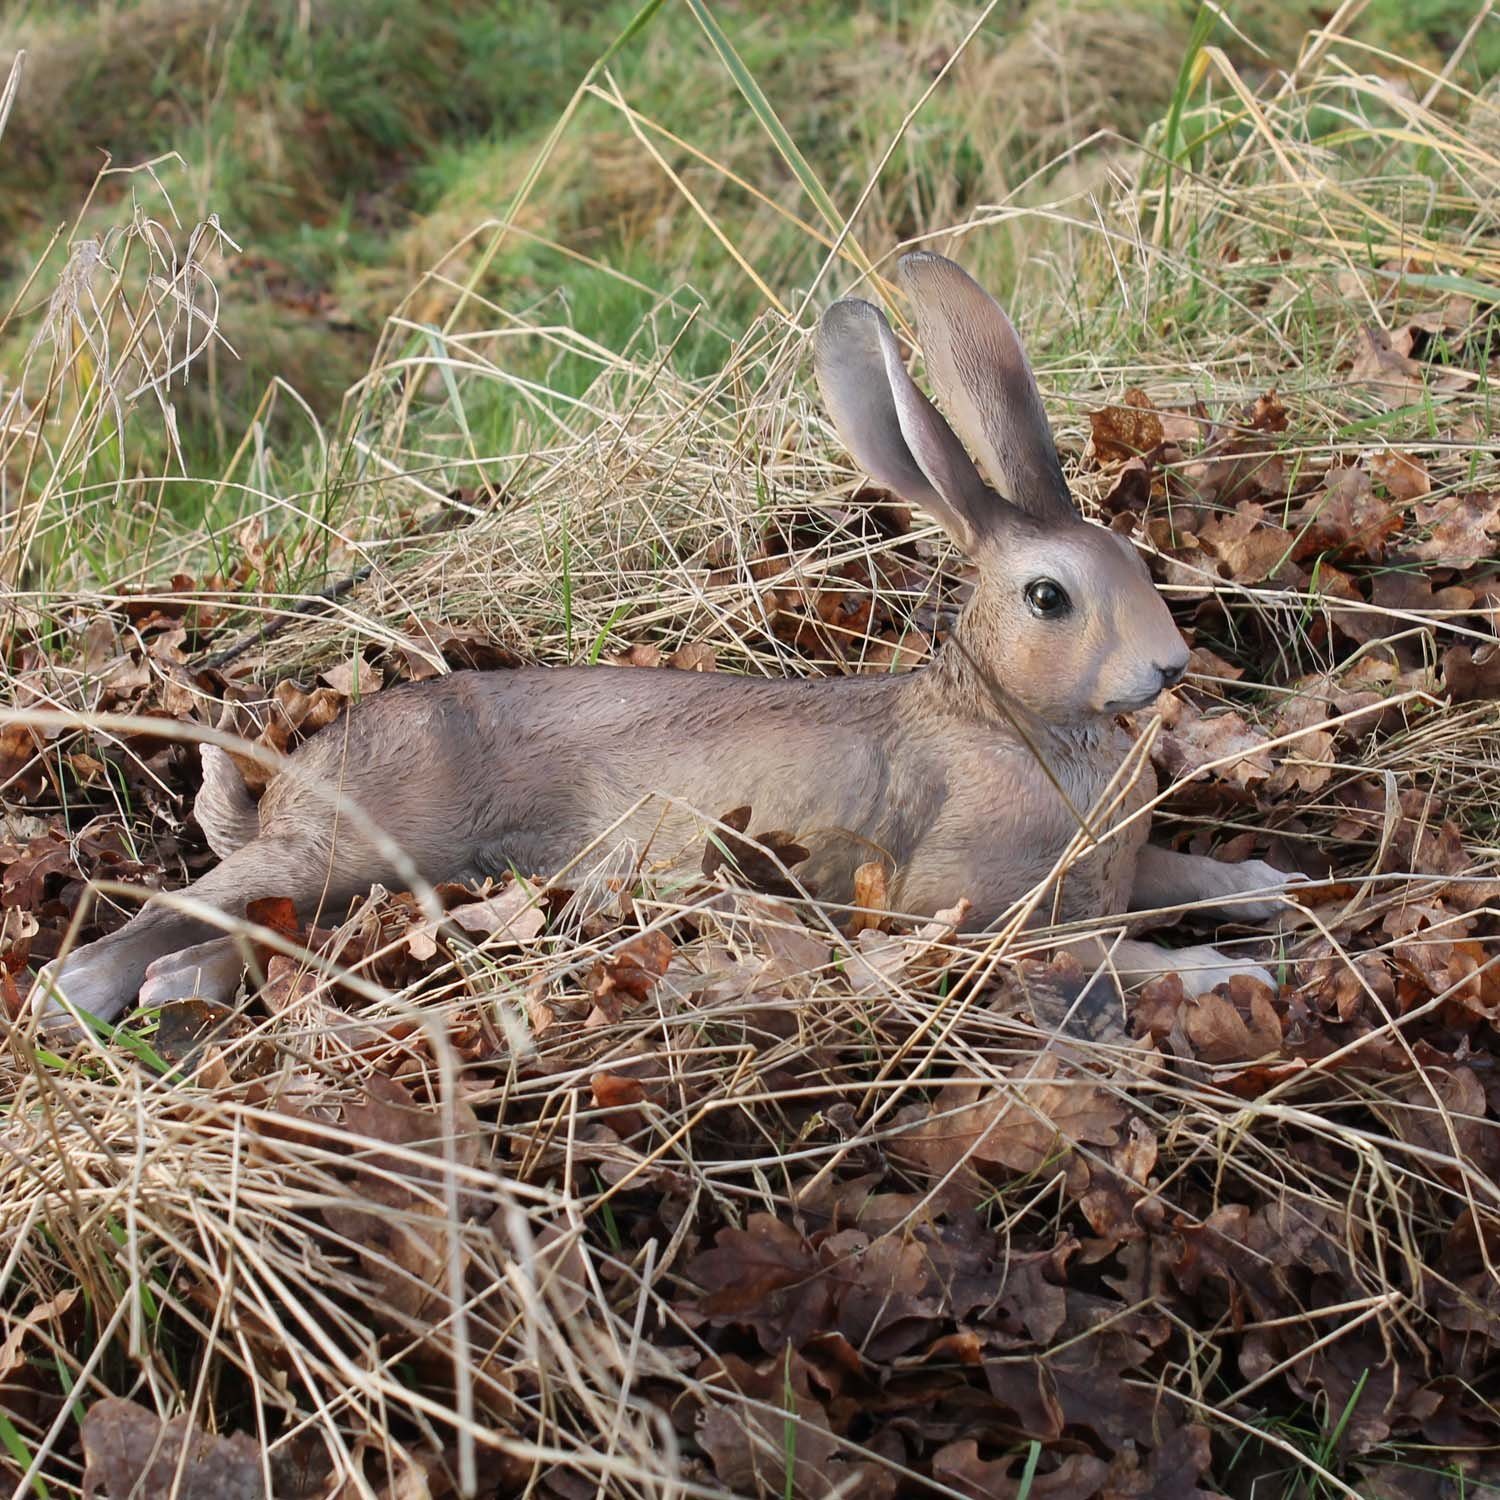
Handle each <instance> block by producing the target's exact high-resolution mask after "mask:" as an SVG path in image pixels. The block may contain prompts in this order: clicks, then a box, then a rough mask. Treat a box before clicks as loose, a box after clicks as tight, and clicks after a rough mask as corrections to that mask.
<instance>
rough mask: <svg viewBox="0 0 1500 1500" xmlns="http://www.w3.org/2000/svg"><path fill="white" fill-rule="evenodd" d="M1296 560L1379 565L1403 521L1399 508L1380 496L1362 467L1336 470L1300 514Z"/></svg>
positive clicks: (1297, 521) (1297, 522) (1294, 557)
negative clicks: (1329, 558)
mask: <svg viewBox="0 0 1500 1500" xmlns="http://www.w3.org/2000/svg"><path fill="white" fill-rule="evenodd" d="M1296 524H1297V531H1296V545H1295V548H1294V550H1293V552H1292V558H1293V561H1295V562H1304V561H1306V560H1307V559H1308V558H1310V557H1318V556H1325V555H1326V556H1332V557H1337V558H1341V559H1349V560H1351V561H1354V562H1365V563H1375V562H1379V561H1380V560H1381V559H1382V558H1384V556H1385V553H1386V546H1387V544H1388V543H1389V541H1390V539H1391V538H1392V537H1393V536H1395V535H1396V534H1397V533H1398V532H1399V531H1400V530H1401V525H1402V517H1401V512H1400V511H1399V510H1398V509H1397V508H1396V507H1395V506H1394V505H1392V504H1391V503H1390V502H1389V501H1388V500H1382V499H1380V498H1379V496H1377V495H1376V493H1375V489H1374V486H1373V485H1372V484H1371V483H1370V476H1369V475H1368V474H1367V473H1365V471H1364V470H1363V469H1357V468H1346V469H1333V470H1331V471H1330V472H1329V475H1328V479H1327V482H1326V483H1325V484H1324V486H1323V489H1322V490H1321V491H1320V492H1319V493H1318V494H1316V495H1314V496H1312V497H1311V498H1310V499H1309V500H1307V501H1306V503H1305V504H1304V505H1303V507H1302V510H1301V512H1300V513H1299V515H1298V516H1297V518H1296Z"/></svg>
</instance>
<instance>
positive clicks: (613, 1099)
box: [589, 1073, 646, 1109]
mask: <svg viewBox="0 0 1500 1500" xmlns="http://www.w3.org/2000/svg"><path fill="white" fill-rule="evenodd" d="M589 1091H590V1092H591V1093H592V1094H593V1096H594V1103H595V1104H597V1105H598V1106H599V1107H600V1108H601V1109H623V1108H625V1107H626V1106H628V1105H631V1104H639V1103H640V1102H641V1100H642V1099H644V1098H645V1097H646V1085H645V1084H644V1083H642V1082H641V1080H640V1079H639V1078H622V1077H620V1076H619V1075H618V1074H615V1073H595V1074H594V1076H593V1077H592V1078H590V1079H589Z"/></svg>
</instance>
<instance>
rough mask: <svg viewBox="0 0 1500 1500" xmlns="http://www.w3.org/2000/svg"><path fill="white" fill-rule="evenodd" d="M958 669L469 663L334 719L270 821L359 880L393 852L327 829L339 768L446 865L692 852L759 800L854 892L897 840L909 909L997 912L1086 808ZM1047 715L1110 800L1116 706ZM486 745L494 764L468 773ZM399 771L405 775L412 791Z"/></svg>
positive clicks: (432, 873)
mask: <svg viewBox="0 0 1500 1500" xmlns="http://www.w3.org/2000/svg"><path fill="white" fill-rule="evenodd" d="M943 687H944V684H943V683H942V680H941V676H940V674H939V673H938V672H937V671H936V670H931V671H927V672H919V673H913V674H910V675H908V676H905V677H852V678H844V679H840V680H837V681H834V682H826V681H746V680H745V679H743V678H736V677H731V676H728V675H721V674H710V675H708V676H707V677H700V676H699V675H697V674H693V673H684V672H672V671H654V672H643V671H635V670H630V669H624V668H608V667H580V668H568V669H555V670H549V669H535V668H533V669H526V670H521V671H515V672H460V673H456V674H454V675H453V676H451V677H448V678H445V679H443V680H442V681H440V682H433V683H424V684H421V685H420V686H416V687H410V688H397V689H395V690H393V691H391V692H388V693H385V694H382V695H380V696H378V697H376V698H374V699H372V700H370V701H368V702H366V703H364V704H362V705H361V706H360V707H358V708H356V709H355V710H353V711H352V712H351V713H349V714H348V715H347V716H346V717H345V718H344V719H343V720H340V721H339V722H338V723H336V724H334V725H332V726H330V727H329V728H328V729H326V730H325V731H323V732H322V733H321V734H319V735H317V736H316V737H315V738H314V739H313V740H311V741H310V742H309V743H308V744H307V746H306V747H305V748H304V749H303V750H302V751H301V752H299V754H298V755H297V756H296V757H295V758H294V760H293V768H294V774H293V775H288V776H283V777H281V778H279V779H278V780H277V781H275V782H273V783H272V785H271V787H270V788H269V789H268V790H267V793H266V795H265V797H264V799H263V800H262V802H261V805H260V833H261V837H262V839H263V840H265V841H266V842H267V844H268V846H269V847H271V848H277V847H280V846H282V845H283V844H285V843H289V842H304V841H307V840H308V835H309V832H310V831H311V830H314V829H318V830H320V832H319V834H318V835H317V837H316V838H315V839H314V840H313V841H312V842H313V848H312V850H311V853H312V857H313V860H314V863H315V864H316V865H317V866H318V867H319V868H320V870H328V871H331V872H334V885H335V886H336V888H337V890H338V894H339V896H340V897H341V898H343V897H344V896H345V894H346V892H347V893H348V894H354V893H355V892H357V891H360V890H364V889H368V887H369V885H370V883H371V880H372V879H380V880H382V881H389V880H391V879H394V878H396V875H397V872H396V871H394V870H391V869H388V868H386V867H385V862H384V861H383V860H382V859H381V857H380V855H379V854H378V853H377V852H376V851H375V850H374V849H372V848H371V847H370V846H369V845H368V843H367V842H366V841H365V840H364V838H363V837H362V836H361V835H360V834H359V833H358V832H357V830H356V828H355V827H354V826H353V825H352V824H351V823H348V822H345V823H344V824H343V826H342V827H341V828H339V829H337V830H335V829H334V828H333V827H332V823H331V818H330V812H329V798H328V796H327V790H328V789H329V788H332V787H338V788H339V789H340V791H341V794H342V795H343V796H344V797H347V798H348V799H349V800H351V801H353V802H354V803H356V804H357V805H358V806H360V807H361V808H362V809H364V810H365V811H366V812H368V813H369V814H370V815H371V816H372V817H373V818H374V819H375V820H376V822H377V823H378V824H379V825H380V826H381V827H382V829H383V831H384V832H385V833H386V834H387V835H389V836H390V837H391V838H392V839H393V840H394V841H395V842H396V843H398V844H399V845H400V846H401V848H402V849H403V850H404V851H405V853H406V855H407V857H408V858H409V859H411V861H412V862H413V864H414V865H415V866H416V868H417V870H418V871H419V872H420V873H421V874H422V875H423V876H424V877H425V878H426V879H428V880H430V881H436V880H441V879H451V878H453V877H455V876H465V877H479V876H484V875H499V874H501V873H503V872H504V871H505V870H507V869H516V870H521V871H523V872H528V873H536V874H545V873H547V872H550V871H554V870H558V869H561V868H562V867H563V866H564V865H565V864H566V863H567V862H568V861H569V860H571V859H573V858H574V857H575V856H576V855H577V854H578V853H579V851H580V850H582V849H584V848H586V847H588V846H591V845H593V846H596V847H597V848H598V849H599V851H600V854H601V855H605V856H607V855H608V853H609V852H610V851H611V850H617V851H619V853H620V855H621V857H623V858H625V859H628V860H630V861H631V862H632V863H634V862H635V861H636V860H637V859H639V860H640V861H641V862H642V864H643V866H644V867H645V868H648V869H651V868H655V869H661V868H664V867H667V868H670V867H682V866H684V865H687V866H696V865H697V864H698V862H699V861H700V860H701V859H702V857H703V839H704V830H705V822H704V819H705V817H706V818H713V817H715V816H717V815H719V814H722V813H724V812H727V811H729V810H730V809H731V808H733V807H737V806H742V805H746V804H748V805H749V806H750V807H751V809H752V810H753V815H754V816H753V824H752V830H753V831H758V830H761V829H782V830H785V831H787V832H789V833H791V834H793V835H794V836H795V837H796V839H797V840H798V842H800V843H801V844H803V845H804V846H805V847H806V848H807V849H808V850H809V851H810V857H809V859H808V860H807V861H806V862H805V863H802V864H799V865H798V866H797V869H796V874H797V876H798V877H799V878H800V879H803V880H805V881H806V883H807V884H808V885H809V886H810V887H812V888H813V889H814V890H815V891H816V892H817V894H818V895H819V896H820V897H822V898H823V899H825V900H831V901H847V900H849V899H850V897H851V896H852V893H853V877H854V870H855V868H856V867H857V866H858V865H860V864H863V863H865V862H867V861H872V860H876V861H878V860H881V859H884V860H885V861H886V862H887V864H888V867H889V868H890V872H891V887H890V890H891V896H892V899H893V901H894V903H895V905H896V906H897V907H898V909H900V910H909V911H928V910H932V909H933V908H935V907H937V906H941V905H943V904H951V902H952V901H953V900H954V899H955V897H956V895H958V894H967V893H970V892H972V893H973V895H972V896H971V898H970V899H971V900H973V901H974V902H975V916H976V918H978V919H979V920H980V921H981V922H989V921H991V920H993V919H994V918H996V917H998V916H999V915H1000V914H1001V913H1002V912H1003V911H1004V910H1005V908H1006V907H1007V906H1009V905H1010V904H1011V903H1012V902H1014V901H1016V900H1018V899H1019V898H1020V897H1021V896H1023V895H1025V893H1026V892H1027V891H1028V890H1030V889H1031V888H1032V887H1033V886H1034V885H1035V884H1036V883H1037V882H1038V881H1039V880H1041V879H1043V878H1045V876H1046V875H1047V874H1048V872H1049V870H1050V869H1051V867H1052V864H1053V862H1054V861H1055V860H1056V859H1057V857H1058V855H1060V854H1061V853H1062V851H1063V849H1064V848H1065V847H1066V845H1067V844H1068V842H1069V840H1070V839H1072V838H1073V836H1074V835H1075V834H1076V833H1077V831H1078V823H1077V819H1076V816H1075V814H1074V813H1073V812H1072V811H1070V810H1069V807H1068V805H1067V804H1066V803H1064V802H1063V800H1062V799H1061V797H1059V796H1058V794H1057V791H1056V790H1055V789H1054V788H1053V785H1052V783H1051V782H1050V781H1048V780H1047V779H1046V778H1038V777H1037V776H1036V774H1035V771H1036V763H1035V759H1034V757H1033V755H1032V753H1031V751H1030V750H1028V749H1027V748H1026V747H1025V746H1024V745H1022V744H1020V743H1018V742H1017V740H1016V739H1015V737H1014V735H1013V734H1011V733H1007V732H1006V729H1005V726H1003V725H1000V724H996V723H987V722H983V721H980V722H974V721H972V720H969V719H966V718H961V717H957V716H956V715H950V714H949V713H948V712H947V711H946V710H945V708H944V705H943V701H942V700H943V697H944V692H943ZM936 725H942V727H943V731H944V732H942V733H939V734H937V735H934V733H933V729H934V727H935V726H936ZM580 726H587V733H586V735H581V734H580ZM1033 732H1034V734H1035V736H1036V738H1037V740H1038V741H1039V744H1038V749H1039V750H1041V751H1042V752H1043V753H1044V754H1046V755H1047V757H1048V760H1049V763H1050V765H1051V768H1052V770H1053V773H1054V775H1055V776H1056V777H1057V779H1058V782H1059V783H1060V785H1061V786H1062V787H1063V789H1064V790H1065V791H1066V792H1067V793H1068V797H1069V800H1070V801H1071V802H1072V803H1073V805H1074V807H1075V808H1083V809H1088V808H1089V807H1091V806H1092V805H1093V803H1094V802H1095V801H1096V800H1097V799H1098V797H1099V796H1100V794H1101V793H1102V792H1103V791H1104V789H1105V786H1106V783H1107V782H1108V780H1109V776H1110V774H1112V772H1113V770H1114V768H1116V767H1118V765H1119V763H1120V761H1121V760H1122V759H1123V756H1124V753H1125V751H1126V750H1127V749H1128V746H1129V741H1128V740H1127V739H1126V737H1125V736H1124V734H1123V733H1121V732H1120V731H1118V730H1116V729H1114V728H1113V727H1112V726H1110V727H1106V728H1104V729H1098V728H1082V729H1079V730H1076V731H1073V732H1071V733H1064V734H1060V733H1057V732H1055V731H1052V730H1049V729H1047V728H1046V726H1042V725H1037V726H1034V730H1033ZM1101 740H1102V741H1103V743H1102V744H1101V743H1100V741H1101ZM688 745H690V746H691V747H692V753H690V754H689V753H684V746H688ZM470 746H472V751H471V752H469V747H470ZM455 749H459V750H460V751H463V752H469V753H460V754H458V755H456V756H455V754H454V751H455ZM1101 750H1102V751H1103V752H1104V753H1102V754H1101ZM476 760H483V761H484V762H485V763H486V764H487V765H488V766H489V767H491V774H490V775H488V776H486V777H483V778H475V777H473V776H472V775H465V774H456V773H455V771H454V763H455V762H457V764H458V765H459V766H465V767H468V766H472V765H473V764H474V762H475V761H476ZM829 766H836V767H837V768H838V773H839V774H838V777H837V780H836V781H835V782H833V783H831V784H830V782H829V781H828V779H827V775H826V771H825V769H824V768H826V767H829ZM393 771H395V772H398V773H399V774H400V775H401V777H402V779H403V782H405V783H406V785H404V786H403V792H405V793H407V795H406V796H403V798H402V799H399V800H395V799H392V798H391V797H390V780H391V774H392V772H393ZM958 788H964V789H966V790H965V792H964V794H963V795H961V796H956V795H955V791H956V789H958ZM1138 796H1139V794H1138ZM638 802H639V803H640V804H641V805H640V806H639V807H638V808H636V809H635V811H633V812H632V808H634V807H635V804H637V803H638ZM1136 805H1139V801H1138V800H1137V801H1136ZM383 812H384V814H385V815H384V816H382V813H383ZM1145 831H1146V828H1145V823H1144V821H1142V822H1140V824H1139V832H1138V833H1134V832H1133V833H1132V835H1130V836H1120V837H1117V838H1116V839H1115V840H1113V841H1111V842H1110V843H1109V844H1107V845H1106V846H1105V849H1104V850H1103V851H1097V852H1095V853H1094V854H1092V855H1090V856H1087V857H1085V858H1084V859H1082V860H1081V861H1080V862H1079V863H1078V864H1077V865H1076V866H1074V867H1073V868H1072V869H1071V870H1070V872H1069V875H1068V878H1067V880H1066V881H1065V882H1064V884H1063V890H1062V893H1061V901H1062V910H1063V912H1064V913H1065V914H1066V915H1067V916H1069V917H1086V916H1088V915H1090V914H1097V913H1099V912H1101V911H1118V910H1123V909H1124V908H1125V905H1126V903H1127V902H1128V899H1129V895H1130V884H1131V867H1132V866H1133V864H1134V860H1133V857H1131V856H1133V853H1134V850H1135V849H1136V848H1137V847H1138V845H1139V843H1140V842H1141V841H1142V839H1143V838H1144V835H1145ZM340 844H342V845H343V846H344V847H343V848H340ZM346 870H347V872H348V875H347V879H346V878H345V877H344V872H345V871H346ZM271 878H272V881H273V883H274V880H275V878H276V875H275V873H274V872H273V873H272V877H271Z"/></svg>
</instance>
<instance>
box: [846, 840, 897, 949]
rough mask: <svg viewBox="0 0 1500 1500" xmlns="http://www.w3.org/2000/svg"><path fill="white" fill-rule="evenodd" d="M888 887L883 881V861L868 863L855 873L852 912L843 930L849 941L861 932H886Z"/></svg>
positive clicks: (888, 908)
mask: <svg viewBox="0 0 1500 1500" xmlns="http://www.w3.org/2000/svg"><path fill="white" fill-rule="evenodd" d="M890 904H891V897H890V887H889V883H888V882H887V880H886V873H885V861H884V860H879V859H872V860H867V861H866V862H865V863H864V864H862V865H860V866H858V868H856V870H855V871H854V902H853V905H854V907H855V911H854V914H853V916H851V917H850V918H849V925H848V926H847V927H846V928H845V929H844V930H845V933H846V934H847V935H848V936H849V937H857V936H858V935H859V934H860V933H861V932H865V931H871V932H881V931H885V930H886V929H887V928H888V926H889V923H890V917H889V916H888V912H889V910H890Z"/></svg>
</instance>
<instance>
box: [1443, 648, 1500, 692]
mask: <svg viewBox="0 0 1500 1500" xmlns="http://www.w3.org/2000/svg"><path fill="white" fill-rule="evenodd" d="M1442 672H1443V686H1444V687H1446V688H1447V690H1448V693H1449V696H1450V697H1451V698H1452V699H1453V701H1454V702H1455V703H1471V702H1474V701H1476V700H1478V699H1487V698H1500V642H1497V641H1486V642H1485V643H1484V644H1483V645H1481V646H1470V645H1468V644H1467V643H1465V644H1461V645H1457V646H1449V647H1448V649H1447V650H1446V651H1445V652H1443V662H1442Z"/></svg>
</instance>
